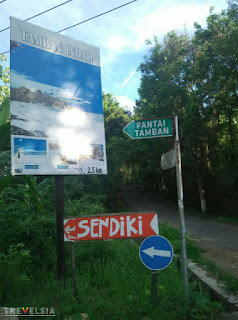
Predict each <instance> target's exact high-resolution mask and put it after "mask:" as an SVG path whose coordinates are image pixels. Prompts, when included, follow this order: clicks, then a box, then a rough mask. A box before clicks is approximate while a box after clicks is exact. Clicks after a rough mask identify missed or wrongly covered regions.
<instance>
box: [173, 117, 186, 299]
mask: <svg viewBox="0 0 238 320" xmlns="http://www.w3.org/2000/svg"><path fill="white" fill-rule="evenodd" d="M175 131H176V137H175V148H176V156H177V161H176V178H177V195H178V209H179V216H180V231H181V247H182V269H183V282H184V288H185V297H186V300H188V299H189V292H188V270H187V251H186V233H185V220H184V205H183V181H182V168H181V154H180V141H179V131H178V116H175Z"/></svg>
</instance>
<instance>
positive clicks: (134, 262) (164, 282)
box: [11, 225, 224, 320]
mask: <svg viewBox="0 0 238 320" xmlns="http://www.w3.org/2000/svg"><path fill="white" fill-rule="evenodd" d="M160 234H161V235H164V236H166V237H167V238H168V239H169V240H170V241H171V243H172V245H173V246H174V248H175V251H177V252H179V238H178V234H177V231H174V229H170V227H168V226H167V225H164V226H161V228H160ZM75 249H76V250H75V252H76V263H77V285H78V296H79V301H76V299H75V298H74V297H73V288H72V281H71V265H70V259H69V257H70V252H69V251H70V247H67V257H68V260H67V281H66V285H65V286H63V285H62V284H59V283H57V282H56V280H55V272H54V271H52V272H49V271H47V272H45V273H42V272H41V277H40V278H39V281H38V282H36V283H35V284H34V287H28V288H26V290H25V294H24V295H22V296H21V297H18V298H17V299H14V301H12V304H11V305H15V306H21V305H24V306H26V304H27V305H31V306H39V307H40V306H52V307H54V308H55V310H56V311H57V317H58V319H70V318H71V319H72V320H74V319H75V320H76V319H77V320H78V319H83V316H82V314H84V317H85V316H86V315H87V316H88V317H89V319H91V320H122V319H123V320H127V319H128V320H139V319H144V320H153V319H154V320H157V319H160V320H167V319H168V320H173V319H174V320H180V319H181V320H182V319H184V320H185V319H189V320H191V319H199V320H202V319H216V314H217V313H218V312H221V311H222V310H223V308H224V307H223V306H222V304H221V303H219V302H217V301H213V300H212V298H211V297H210V296H209V294H208V293H207V291H205V289H203V288H201V286H200V285H199V283H198V282H195V281H193V280H192V279H190V284H189V291H190V301H189V303H186V301H185V298H184V289H183V283H182V275H181V270H180V268H179V266H178V263H176V260H174V261H173V262H172V263H171V264H170V266H169V267H168V268H166V269H164V270H163V271H160V272H159V274H158V283H157V288H158V296H159V302H158V306H156V307H155V306H153V305H152V303H151V281H152V273H151V271H150V270H148V269H146V268H145V267H144V266H143V265H142V263H141V262H140V260H139V255H138V251H139V248H138V244H137V243H136V242H134V241H132V240H116V241H104V242H102V241H99V242H87V243H78V244H76V245H75Z"/></svg>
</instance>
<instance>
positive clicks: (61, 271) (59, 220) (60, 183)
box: [55, 175, 65, 281]
mask: <svg viewBox="0 0 238 320" xmlns="http://www.w3.org/2000/svg"><path fill="white" fill-rule="evenodd" d="M55 182H56V242H57V279H59V280H63V281H65V252H64V176H61V175H59V176H56V177H55Z"/></svg>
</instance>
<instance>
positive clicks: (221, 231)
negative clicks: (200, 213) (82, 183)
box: [122, 187, 238, 277]
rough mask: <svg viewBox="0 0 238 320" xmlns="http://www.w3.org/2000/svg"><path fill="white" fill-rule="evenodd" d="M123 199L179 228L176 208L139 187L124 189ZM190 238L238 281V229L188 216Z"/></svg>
mask: <svg viewBox="0 0 238 320" xmlns="http://www.w3.org/2000/svg"><path fill="white" fill-rule="evenodd" d="M122 195H123V197H124V199H125V200H126V201H127V202H128V203H129V204H130V206H131V207H132V208H133V210H136V211H143V210H150V211H156V212H157V213H158V215H159V223H163V222H168V223H169V224H170V225H172V226H174V227H177V228H179V215H178V212H177V210H176V207H171V206H169V205H166V204H164V203H160V202H159V201H158V200H155V199H152V198H151V197H150V196H149V195H145V194H143V193H141V192H140V191H139V189H138V188H136V187H123V189H122ZM185 226H186V232H187V234H188V235H189V236H190V237H191V238H192V239H194V240H196V241H197V243H198V244H199V245H200V246H201V247H203V248H204V249H206V253H205V256H206V257H207V258H209V259H211V260H213V261H214V262H215V263H216V264H217V265H219V266H221V267H222V268H224V269H226V270H228V271H230V272H232V273H233V274H234V275H236V276H237V277H238V226H233V225H229V224H224V223H220V222H216V221H212V220H208V219H202V218H199V217H196V216H193V215H188V214H186V215H185Z"/></svg>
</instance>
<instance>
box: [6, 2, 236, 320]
mask: <svg viewBox="0 0 238 320" xmlns="http://www.w3.org/2000/svg"><path fill="white" fill-rule="evenodd" d="M237 15H238V6H237V4H236V3H235V1H229V5H228V9H227V10H225V11H222V12H221V13H220V14H214V13H213V12H212V10H211V12H210V15H209V17H208V18H207V27H206V28H204V29H203V28H202V27H201V26H199V25H198V24H196V32H195V34H194V36H193V37H191V38H190V37H189V36H188V35H187V34H186V33H184V34H180V35H178V34H176V33H175V32H170V33H169V34H168V35H167V36H166V37H165V39H164V41H163V43H159V41H158V39H157V38H156V37H155V38H154V41H148V45H149V46H150V50H149V52H148V56H147V57H146V58H145V60H144V62H143V63H142V64H141V65H140V67H139V69H140V71H141V73H142V78H141V85H140V88H139V94H140V98H139V100H138V101H137V106H136V109H135V114H134V115H131V114H130V113H129V112H127V111H125V110H124V109H123V108H121V107H120V105H119V104H118V102H117V101H116V100H115V98H114V97H113V96H112V95H111V94H104V95H103V104H104V115H105V130H106V143H107V160H108V172H109V174H108V175H107V176H74V177H65V216H80V215H86V214H96V213H104V212H119V211H124V210H127V209H128V208H126V205H125V204H124V203H123V201H122V199H121V197H120V186H122V185H123V184H137V185H140V186H141V188H143V189H150V190H154V191H157V192H159V194H160V196H161V197H163V198H164V199H169V200H173V199H175V198H176V182H175V174H174V169H171V170H167V171H163V170H162V169H161V168H160V164H159V160H158V159H159V157H160V155H162V154H163V153H164V152H166V151H167V150H168V149H170V148H171V147H172V146H173V143H174V137H171V138H167V139H148V140H141V141H138V140H136V141H133V140H130V139H128V138H127V137H126V136H125V135H124V134H123V128H124V127H125V126H126V124H127V123H128V122H129V121H130V120H132V119H140V118H156V117H168V116H173V115H175V114H178V115H179V122H180V133H181V135H180V136H181V150H182V162H183V181H184V195H185V202H186V204H188V205H190V206H191V207H192V208H194V209H197V208H199V207H200V203H201V209H202V211H203V213H204V214H206V215H209V213H211V212H213V213H214V212H219V214H220V215H222V216H225V217H226V216H228V217H230V216H232V217H234V218H235V219H236V218H237V212H238V210H237V209H238V198H237V191H236V190H237V187H238V147H237V146H238V129H237V121H238V113H237V110H238V109H237V106H238V96H237V79H238V77H237V75H238V74H237V73H238V69H237V65H238V63H237V62H238V56H237V54H238V50H237V49H238V47H237V46H238V27H237V26H238V25H237ZM0 59H1V61H4V60H5V57H4V56H1V57H0ZM2 81H3V82H2V85H1V86H0V103H1V105H0V138H1V139H0V225H1V227H2V228H1V237H0V305H6V306H7V305H10V306H22V305H23V306H26V305H29V306H36V307H37V306H39V307H41V306H52V307H54V308H55V310H56V311H57V315H58V318H59V319H65V318H66V319H69V318H70V317H72V319H81V318H82V319H83V318H85V317H86V315H88V316H89V318H90V319H95V320H100V319H110V320H113V319H115V320H116V319H118V320H121V319H128V320H129V319H130V320H133V319H135V320H137V319H144V320H153V319H158V315H159V317H160V319H162V320H166V319H169V320H170V319H176V320H179V319H181V320H182V319H184V320H185V319H189V320H190V319H216V318H217V317H216V316H217V314H218V313H219V312H221V311H222V310H223V306H222V305H221V304H220V303H219V302H216V301H213V300H212V298H211V297H210V296H209V294H208V292H207V291H205V289H203V288H202V287H201V285H200V284H199V283H198V282H196V281H194V280H193V279H190V284H189V286H190V295H191V299H190V301H189V303H186V302H185V299H184V294H183V285H182V277H181V270H180V267H179V264H178V263H177V262H176V260H175V261H174V262H173V263H172V264H171V265H170V266H169V267H168V268H167V269H166V270H164V271H163V272H160V273H159V276H158V291H159V304H158V306H157V307H153V306H152V304H151V301H150V294H151V288H150V287H151V272H150V271H148V270H147V269H145V267H144V266H143V265H142V264H141V263H140V261H139V258H138V246H137V244H138V242H135V241H129V240H125V241H113V242H112V241H105V242H90V243H80V244H77V245H75V252H76V264H77V278H78V291H79V301H76V300H75V298H74V296H73V288H72V281H71V262H70V245H68V244H67V245H66V257H67V260H66V267H67V280H66V283H65V285H63V284H62V283H60V282H57V281H56V248H55V242H56V239H55V238H56V234H55V232H56V222H55V196H54V195H55V180H54V178H53V177H43V178H41V177H37V178H36V177H27V176H20V177H12V176H11V175H10V151H9V150H10V122H9V118H10V117H9V87H8V84H9V69H7V68H4V70H3V77H2ZM2 102H3V103H2ZM160 233H161V235H163V236H165V237H167V238H168V239H169V240H170V241H171V242H172V244H173V247H174V252H175V253H176V254H178V256H180V251H181V248H180V236H179V232H178V231H177V230H175V229H173V228H171V227H169V226H168V225H163V226H161V228H160ZM187 248H188V256H189V257H190V258H191V259H192V260H193V261H195V262H198V263H200V262H201V263H203V262H204V261H203V260H202V258H201V254H200V249H199V248H198V247H196V246H195V245H194V244H193V243H192V242H191V241H188V244H187ZM206 264H207V265H208V268H209V269H210V270H211V271H213V272H215V273H217V276H218V278H222V280H225V281H226V283H227V284H228V286H229V289H230V290H234V289H235V286H236V287H237V280H234V278H231V277H229V276H228V275H227V274H225V273H224V272H223V271H221V270H220V269H219V268H218V267H216V266H215V265H213V264H211V263H209V262H206ZM82 314H85V315H84V316H83V315H82Z"/></svg>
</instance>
